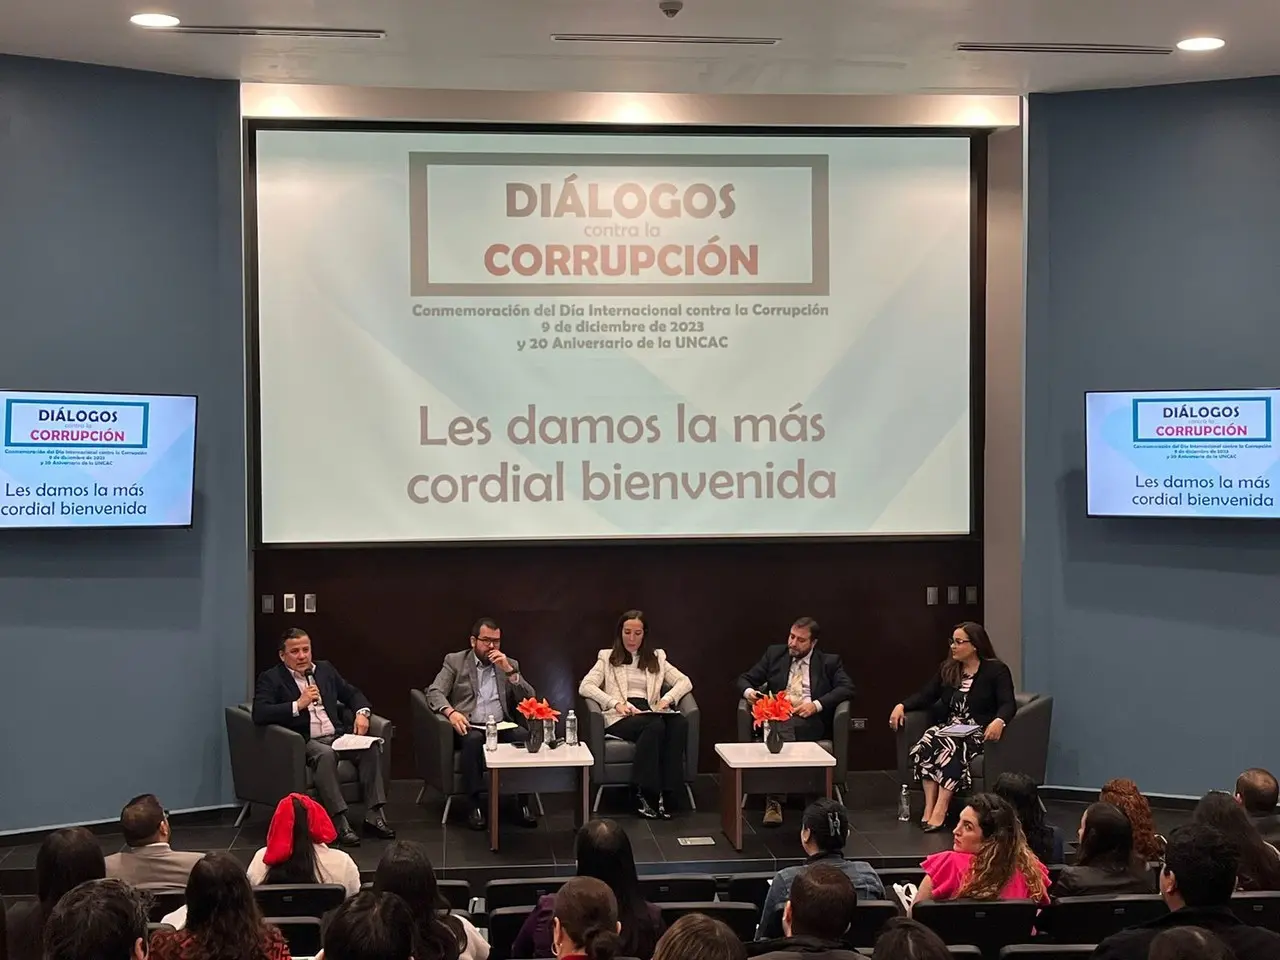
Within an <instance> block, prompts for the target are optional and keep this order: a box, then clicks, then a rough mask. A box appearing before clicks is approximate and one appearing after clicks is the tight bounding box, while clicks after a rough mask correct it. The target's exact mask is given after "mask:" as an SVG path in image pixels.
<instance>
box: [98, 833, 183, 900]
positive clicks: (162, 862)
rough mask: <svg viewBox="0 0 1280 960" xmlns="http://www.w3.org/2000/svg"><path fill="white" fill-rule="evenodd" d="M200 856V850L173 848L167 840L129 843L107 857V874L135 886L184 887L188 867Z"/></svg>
mask: <svg viewBox="0 0 1280 960" xmlns="http://www.w3.org/2000/svg"><path fill="white" fill-rule="evenodd" d="M203 857H204V854H203V853H195V852H193V851H189V850H173V849H171V848H170V847H169V845H168V844H167V843H152V844H148V845H147V846H145V847H129V848H127V849H126V850H123V851H122V852H120V853H113V854H111V856H109V857H107V876H108V877H115V878H117V879H120V880H124V881H126V882H127V883H131V884H133V885H134V886H135V887H168V888H171V889H174V890H185V889H186V887H187V877H189V876H190V875H191V868H192V867H194V866H195V865H196V863H197V862H198V861H199V860H201V859H203Z"/></svg>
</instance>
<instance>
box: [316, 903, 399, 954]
mask: <svg viewBox="0 0 1280 960" xmlns="http://www.w3.org/2000/svg"><path fill="white" fill-rule="evenodd" d="M416 935H417V934H416V930H415V925H414V922H413V911H412V910H410V909H409V905H408V904H407V903H405V902H404V900H403V899H402V898H401V897H397V896H396V895H395V894H394V893H374V892H373V891H372V890H366V891H365V892H364V893H358V894H356V895H355V896H354V897H352V898H351V899H350V900H344V901H343V902H342V904H341V905H340V906H339V907H338V908H337V909H336V910H334V911H333V912H332V913H330V914H329V917H328V923H327V924H326V925H325V928H324V935H323V937H322V938H321V943H322V944H323V947H322V949H321V950H320V952H319V953H318V954H317V955H316V960H322V958H323V960H413V950H414V944H415V938H416Z"/></svg>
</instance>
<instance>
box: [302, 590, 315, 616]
mask: <svg viewBox="0 0 1280 960" xmlns="http://www.w3.org/2000/svg"><path fill="white" fill-rule="evenodd" d="M302 612H303V613H315V612H316V595H315V594H314V593H304V594H303V595H302Z"/></svg>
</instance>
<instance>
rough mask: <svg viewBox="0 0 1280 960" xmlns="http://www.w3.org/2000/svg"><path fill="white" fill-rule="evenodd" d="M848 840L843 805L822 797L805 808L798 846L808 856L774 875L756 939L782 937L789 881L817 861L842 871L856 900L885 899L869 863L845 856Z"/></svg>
mask: <svg viewBox="0 0 1280 960" xmlns="http://www.w3.org/2000/svg"><path fill="white" fill-rule="evenodd" d="M848 839H849V811H848V810H846V809H845V807H844V804H841V803H837V802H836V801H835V800H827V799H825V798H823V799H821V800H818V801H816V802H814V803H811V804H809V806H808V807H806V808H805V811H804V819H803V820H802V821H801V823H800V846H802V847H803V848H804V852H805V854H806V855H807V856H808V859H807V860H806V861H805V862H804V863H802V864H799V865H797V866H794V867H783V868H782V869H781V870H779V871H778V872H777V873H776V874H774V877H773V881H772V882H771V883H770V884H769V893H768V895H767V896H766V897H765V901H764V908H763V909H762V910H761V911H760V924H759V926H757V927H756V939H757V940H771V939H773V938H774V937H780V936H782V934H783V927H782V913H783V907H784V906H785V905H786V902H787V897H789V896H790V895H791V884H792V883H793V882H794V881H795V879H796V877H797V876H798V875H799V873H800V871H802V870H805V869H808V868H809V867H811V866H815V865H817V864H830V865H831V866H834V867H836V868H838V869H839V870H841V871H842V872H843V873H844V874H845V875H846V876H847V877H848V878H849V880H850V881H851V882H852V883H853V889H854V891H855V892H856V893H857V895H858V898H859V899H862V900H883V899H884V884H883V883H881V882H880V876H879V874H877V873H876V872H875V870H874V869H872V867H871V864H869V863H863V862H862V861H861V860H846V859H845V856H844V845H845V843H846V842H847V841H848Z"/></svg>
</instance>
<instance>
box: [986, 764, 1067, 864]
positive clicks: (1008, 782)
mask: <svg viewBox="0 0 1280 960" xmlns="http://www.w3.org/2000/svg"><path fill="white" fill-rule="evenodd" d="M991 792H992V793H994V794H995V795H996V796H997V797H1002V798H1004V799H1005V800H1008V801H1009V803H1010V804H1012V805H1013V809H1014V810H1015V811H1017V814H1018V822H1019V823H1020V824H1022V833H1023V836H1025V837H1026V838H1027V846H1029V847H1030V848H1031V852H1032V853H1034V854H1035V855H1036V856H1037V857H1039V858H1040V862H1041V863H1050V862H1052V860H1053V852H1054V851H1053V829H1052V828H1051V827H1050V826H1049V824H1047V823H1045V820H1044V809H1043V808H1042V807H1041V806H1040V791H1039V790H1037V789H1036V782H1035V781H1034V780H1032V779H1031V778H1030V777H1029V776H1027V775H1026V774H1025V773H1002V774H1000V776H999V777H997V778H996V782H995V783H994V784H992V786H991Z"/></svg>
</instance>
